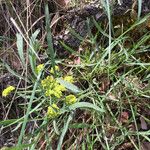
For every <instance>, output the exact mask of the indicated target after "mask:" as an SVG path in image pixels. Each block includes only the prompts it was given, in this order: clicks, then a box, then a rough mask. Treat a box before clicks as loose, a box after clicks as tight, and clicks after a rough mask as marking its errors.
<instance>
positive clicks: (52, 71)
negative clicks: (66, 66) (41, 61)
mask: <svg viewBox="0 0 150 150" xmlns="http://www.w3.org/2000/svg"><path fill="white" fill-rule="evenodd" d="M59 70H60V69H59V67H58V66H55V71H56V72H58V71H59ZM50 73H51V74H54V69H53V67H52V68H51V69H50Z"/></svg>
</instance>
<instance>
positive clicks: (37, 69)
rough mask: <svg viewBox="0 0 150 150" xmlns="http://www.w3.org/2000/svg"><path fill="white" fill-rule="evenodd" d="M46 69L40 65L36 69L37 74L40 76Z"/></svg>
mask: <svg viewBox="0 0 150 150" xmlns="http://www.w3.org/2000/svg"><path fill="white" fill-rule="evenodd" d="M43 68H44V64H39V65H38V66H37V67H36V73H37V74H39V73H40V71H41V70H42V69H43Z"/></svg>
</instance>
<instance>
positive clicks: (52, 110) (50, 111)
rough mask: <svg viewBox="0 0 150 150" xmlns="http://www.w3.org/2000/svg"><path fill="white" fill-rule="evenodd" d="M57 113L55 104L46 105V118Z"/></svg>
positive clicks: (57, 108) (57, 109)
mask: <svg viewBox="0 0 150 150" xmlns="http://www.w3.org/2000/svg"><path fill="white" fill-rule="evenodd" d="M58 115H59V107H58V106H57V105H56V104H52V105H51V106H49V107H48V110H47V117H48V118H55V117H57V116H58Z"/></svg>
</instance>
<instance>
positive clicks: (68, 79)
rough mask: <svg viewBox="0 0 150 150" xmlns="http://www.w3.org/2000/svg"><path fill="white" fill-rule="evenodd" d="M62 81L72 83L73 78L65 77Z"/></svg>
mask: <svg viewBox="0 0 150 150" xmlns="http://www.w3.org/2000/svg"><path fill="white" fill-rule="evenodd" d="M64 80H65V81H67V82H70V83H73V82H74V79H73V76H65V77H64Z"/></svg>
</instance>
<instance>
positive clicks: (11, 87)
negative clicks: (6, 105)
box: [2, 86, 15, 97]
mask: <svg viewBox="0 0 150 150" xmlns="http://www.w3.org/2000/svg"><path fill="white" fill-rule="evenodd" d="M13 90H15V87H13V86H8V87H7V88H6V89H4V90H3V92H2V96H3V97H6V96H8V95H9V94H10V93H11V92H12V91H13Z"/></svg>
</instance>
